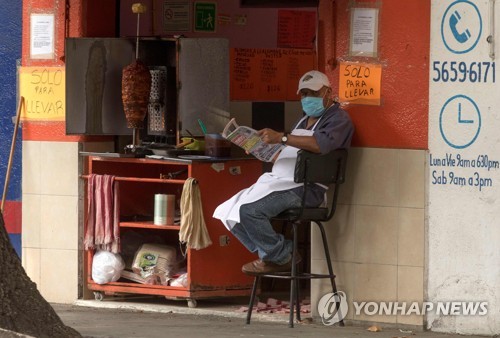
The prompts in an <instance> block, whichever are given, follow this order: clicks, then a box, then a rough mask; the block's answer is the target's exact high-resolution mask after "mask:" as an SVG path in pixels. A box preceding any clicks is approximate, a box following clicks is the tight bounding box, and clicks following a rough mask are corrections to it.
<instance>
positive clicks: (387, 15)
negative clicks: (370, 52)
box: [319, 0, 431, 149]
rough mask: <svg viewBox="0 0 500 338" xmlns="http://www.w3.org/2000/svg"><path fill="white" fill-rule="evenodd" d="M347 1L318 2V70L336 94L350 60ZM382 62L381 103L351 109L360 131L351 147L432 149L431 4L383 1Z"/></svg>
mask: <svg viewBox="0 0 500 338" xmlns="http://www.w3.org/2000/svg"><path fill="white" fill-rule="evenodd" d="M348 3H349V1H348V0H338V1H331V0H321V1H320V10H319V13H320V33H322V34H321V35H320V47H319V51H320V58H319V59H320V60H319V65H320V68H321V69H323V70H324V71H325V72H326V73H327V74H328V76H329V77H330V80H331V81H332V84H333V86H334V92H335V91H337V90H338V76H339V74H338V67H337V63H338V62H339V61H340V60H347V59H348V56H347V52H348V47H349V45H348V43H349V24H350V12H349V11H348ZM381 4H382V7H381V10H380V17H379V60H378V62H380V63H381V64H382V84H381V93H382V104H381V105H380V106H361V105H353V104H352V105H348V106H347V107H346V109H347V110H348V111H349V113H350V115H351V117H352V119H353V121H354V124H355V126H356V133H355V135H354V139H353V145H354V146H358V147H384V148H403V149H427V148H428V140H427V138H428V130H427V128H428V98H429V70H428V67H429V65H428V63H429V46H430V10H431V8H430V0H404V1H403V0H382V1H381Z"/></svg>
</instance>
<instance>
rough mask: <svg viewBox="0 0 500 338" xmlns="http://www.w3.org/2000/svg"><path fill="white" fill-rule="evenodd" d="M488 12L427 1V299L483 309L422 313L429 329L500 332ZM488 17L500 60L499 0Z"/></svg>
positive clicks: (483, 3)
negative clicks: (472, 312) (485, 305)
mask: <svg viewBox="0 0 500 338" xmlns="http://www.w3.org/2000/svg"><path fill="white" fill-rule="evenodd" d="M493 2H494V1H491V3H493ZM490 12H491V9H490V1H489V0H471V1H464V0H460V1H454V0H432V16H431V56H430V63H429V68H430V105H429V158H428V161H427V162H428V165H429V167H428V169H429V171H428V174H429V177H428V228H427V234H426V236H427V251H426V255H427V262H426V263H427V264H426V265H427V268H426V278H427V287H426V290H427V292H426V297H425V298H426V300H427V301H430V302H432V303H434V304H437V302H439V301H475V302H481V301H485V302H487V303H488V314H487V315H484V316H464V315H442V314H437V313H435V312H430V313H428V314H427V318H426V320H427V327H428V328H430V329H431V330H434V331H443V332H456V333H462V334H486V335H493V334H498V333H500V312H499V305H500V249H499V247H500V245H499V243H500V225H499V222H498V219H499V218H500V201H498V199H499V198H500V169H499V166H500V163H499V162H500V151H499V150H500V133H499V130H500V112H499V109H500V73H499V72H498V68H500V63H498V62H497V61H498V57H497V58H496V59H492V58H491V57H490V55H489V52H490V45H489V43H488V42H487V40H486V39H487V36H488V35H490V22H491V20H490ZM457 13H458V16H457ZM494 14H495V20H496V22H495V26H496V32H495V35H494V36H495V38H496V40H497V46H496V48H495V51H496V53H497V55H499V56H500V48H498V46H499V45H500V21H498V20H500V2H499V1H497V4H496V9H495V13H494ZM459 17H460V18H459ZM455 23H456V24H455ZM479 64H481V76H480V77H479ZM488 67H489V68H488ZM443 69H444V71H443ZM438 70H439V71H438ZM455 70H456V73H455ZM438 74H439V75H438ZM476 75H477V78H476ZM443 76H444V77H443ZM484 160H486V163H488V165H489V166H490V167H489V168H488V167H487V168H485V167H484V165H483V164H484Z"/></svg>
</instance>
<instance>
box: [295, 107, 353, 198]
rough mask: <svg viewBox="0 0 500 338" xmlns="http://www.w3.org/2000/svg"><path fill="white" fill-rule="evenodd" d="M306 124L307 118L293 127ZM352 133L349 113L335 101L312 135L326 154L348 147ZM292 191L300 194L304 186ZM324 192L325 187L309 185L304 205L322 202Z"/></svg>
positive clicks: (304, 127)
mask: <svg viewBox="0 0 500 338" xmlns="http://www.w3.org/2000/svg"><path fill="white" fill-rule="evenodd" d="M306 126H307V119H304V120H303V121H302V122H300V123H299V124H297V126H296V127H295V128H301V129H306ZM353 134H354V126H353V124H352V121H351V118H350V117H349V114H348V113H347V112H346V111H345V110H343V109H341V108H340V104H339V103H335V104H333V105H332V106H330V107H329V108H327V109H326V110H325V112H324V113H323V115H322V117H321V119H320V120H319V122H318V125H317V126H316V128H315V129H314V134H313V136H314V137H315V138H316V142H318V145H319V149H320V152H321V153H322V154H326V153H329V152H330V151H332V150H335V149H340V148H349V147H350V146H351V139H352V135H353ZM292 191H293V192H294V193H296V194H297V195H298V196H302V193H303V191H304V187H302V186H301V187H297V188H294V189H292ZM325 192H326V189H325V188H323V187H322V186H320V185H318V184H314V185H313V186H311V188H310V189H309V190H308V193H307V196H306V205H307V206H311V207H315V206H318V205H320V204H321V203H323V200H324V196H325Z"/></svg>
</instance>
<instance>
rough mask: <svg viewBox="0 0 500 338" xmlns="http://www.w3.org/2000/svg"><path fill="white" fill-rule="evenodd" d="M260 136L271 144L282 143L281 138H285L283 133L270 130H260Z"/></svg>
mask: <svg viewBox="0 0 500 338" xmlns="http://www.w3.org/2000/svg"><path fill="white" fill-rule="evenodd" d="M258 134H259V136H260V138H261V139H262V141H264V142H265V143H269V144H274V143H280V142H281V137H282V136H283V133H282V132H279V131H275V130H272V129H269V128H264V129H261V130H259V131H258Z"/></svg>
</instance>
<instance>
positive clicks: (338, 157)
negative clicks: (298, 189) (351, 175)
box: [294, 149, 347, 185]
mask: <svg viewBox="0 0 500 338" xmlns="http://www.w3.org/2000/svg"><path fill="white" fill-rule="evenodd" d="M346 162H347V150H346V149H337V150H333V151H331V152H329V153H327V154H316V153H311V152H309V151H305V150H299V151H298V153H297V163H296V164H295V178H294V180H295V182H296V183H321V184H324V185H330V184H340V183H344V181H345V168H346Z"/></svg>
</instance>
